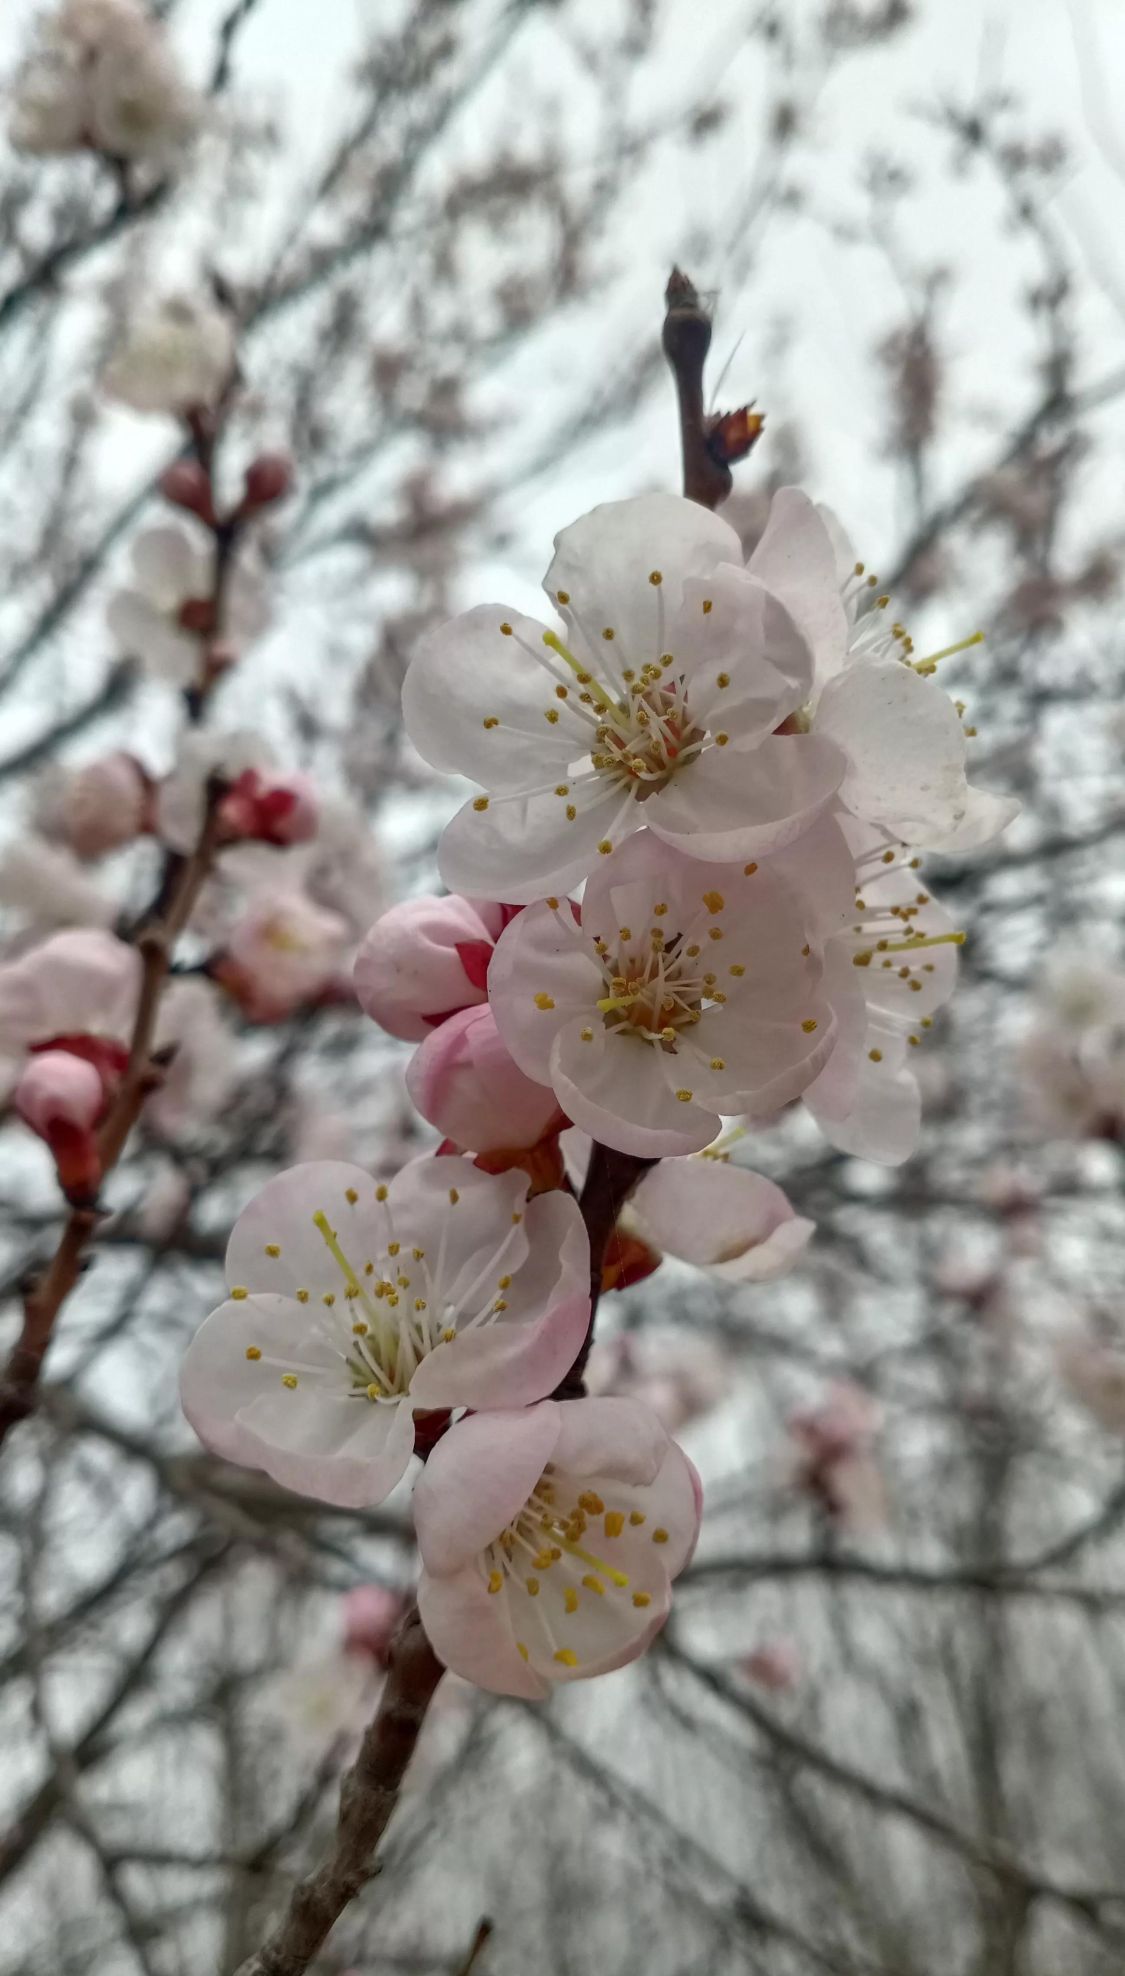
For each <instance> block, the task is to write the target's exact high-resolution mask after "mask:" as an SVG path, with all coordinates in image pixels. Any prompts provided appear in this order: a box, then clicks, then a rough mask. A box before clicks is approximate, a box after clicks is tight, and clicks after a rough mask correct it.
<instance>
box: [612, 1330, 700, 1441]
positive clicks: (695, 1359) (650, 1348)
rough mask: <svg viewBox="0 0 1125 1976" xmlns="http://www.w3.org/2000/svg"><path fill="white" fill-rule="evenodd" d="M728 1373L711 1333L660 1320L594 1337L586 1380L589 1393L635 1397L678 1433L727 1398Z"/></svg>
mask: <svg viewBox="0 0 1125 1976" xmlns="http://www.w3.org/2000/svg"><path fill="white" fill-rule="evenodd" d="M732 1377H733V1368H732V1364H731V1360H730V1357H729V1355H728V1354H727V1352H726V1351H725V1350H724V1349H723V1346H722V1344H721V1343H720V1342H719V1340H718V1339H717V1338H715V1337H713V1336H711V1335H710V1334H709V1333H707V1332H703V1331H699V1330H692V1329H691V1328H690V1327H689V1326H687V1325H684V1326H682V1327H680V1326H673V1325H663V1324H662V1325H645V1326H644V1328H643V1329H642V1330H639V1331H622V1332H619V1333H618V1334H617V1336H616V1337H613V1338H607V1337H604V1336H603V1337H599V1338H596V1339H595V1341H594V1347H593V1350H592V1352H591V1353H590V1361H589V1371H588V1377H587V1384H588V1385H589V1389H590V1391H591V1393H593V1394H595V1395H599V1396H602V1397H608V1396H616V1397H618V1398H620V1399H625V1400H639V1401H640V1403H641V1405H642V1406H646V1407H648V1408H649V1409H650V1411H651V1412H652V1413H654V1414H655V1415H656V1417H657V1419H658V1420H659V1421H660V1422H661V1423H662V1425H663V1426H665V1427H666V1428H667V1429H668V1432H669V1434H678V1433H679V1432H680V1430H681V1429H682V1428H684V1427H687V1426H688V1425H689V1423H690V1422H691V1421H693V1420H698V1419H700V1418H701V1416H702V1415H704V1414H707V1413H710V1412H711V1411H712V1409H713V1408H714V1407H717V1406H720V1405H721V1404H722V1402H723V1401H724V1400H725V1399H727V1398H728V1397H729V1394H730V1391H731V1381H732Z"/></svg>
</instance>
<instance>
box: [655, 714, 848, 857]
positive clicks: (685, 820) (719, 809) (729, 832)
mask: <svg viewBox="0 0 1125 1976" xmlns="http://www.w3.org/2000/svg"><path fill="white" fill-rule="evenodd" d="M846 766H847V762H846V758H845V756H843V755H842V754H841V753H840V751H839V750H838V749H837V748H836V747H835V746H834V745H833V744H832V743H831V742H825V741H824V740H823V739H821V738H820V737H819V736H818V735H812V734H793V735H788V734H787V735H780V736H777V735H771V736H770V737H769V738H768V739H766V740H765V741H763V742H762V743H761V744H760V745H759V746H758V747H757V748H754V749H751V750H749V751H747V750H743V749H739V748H734V747H731V748H718V747H713V748H708V749H707V750H706V751H705V752H704V753H703V754H702V755H699V756H698V757H697V758H696V760H695V761H694V762H691V763H689V765H688V766H687V768H685V769H681V770H680V772H679V774H678V775H677V776H676V777H675V779H674V780H673V781H672V782H670V783H668V784H667V786H666V787H665V788H663V789H658V790H657V791H656V794H655V795H653V796H651V797H650V798H649V800H648V802H647V803H646V805H645V812H646V814H645V822H646V823H647V824H648V826H649V829H650V830H653V831H655V833H656V835H657V836H658V837H663V838H664V840H665V842H666V843H669V844H676V845H678V846H679V847H680V848H681V849H682V850H684V851H685V852H687V853H688V854H689V855H690V856H692V857H696V858H706V859H708V860H713V861H715V862H721V863H725V862H726V861H727V860H728V859H729V860H731V861H733V860H735V859H741V858H756V857H759V856H761V855H762V854H763V853H764V852H767V851H776V850H782V849H784V847H785V845H786V844H791V843H792V842H793V841H794V839H795V838H797V837H799V836H800V835H801V832H802V831H803V830H805V829H807V827H808V825H809V824H810V823H811V822H812V821H813V819H814V817H815V816H816V815H817V813H818V812H819V811H820V810H821V809H823V807H824V805H825V804H826V803H827V802H829V801H830V800H831V798H832V796H833V795H834V794H835V792H836V790H837V789H838V788H839V785H840V781H841V779H842V777H843V775H844V772H845V769H846Z"/></svg>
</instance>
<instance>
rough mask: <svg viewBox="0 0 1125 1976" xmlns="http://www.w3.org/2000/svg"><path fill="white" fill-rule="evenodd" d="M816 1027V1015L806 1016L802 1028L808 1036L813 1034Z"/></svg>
mask: <svg viewBox="0 0 1125 1976" xmlns="http://www.w3.org/2000/svg"><path fill="white" fill-rule="evenodd" d="M816 1027H817V1020H816V1017H815V1016H814V1015H810V1016H806V1017H805V1020H804V1022H803V1023H802V1024H801V1028H802V1029H803V1030H804V1032H805V1035H806V1036H811V1035H812V1033H813V1030H814V1029H815V1028H816Z"/></svg>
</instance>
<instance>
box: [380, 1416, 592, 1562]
mask: <svg viewBox="0 0 1125 1976" xmlns="http://www.w3.org/2000/svg"><path fill="white" fill-rule="evenodd" d="M573 1404H577V1402H574V1403H573ZM562 1413H563V1408H561V1407H560V1406H559V1405H558V1404H557V1402H556V1401H554V1400H544V1401H543V1402H542V1404H541V1405H539V1406H534V1407H527V1408H524V1409H522V1410H521V1411H517V1412H511V1413H474V1414H471V1415H470V1416H469V1418H468V1419H467V1420H461V1421H458V1423H457V1425H456V1426H455V1427H451V1428H450V1430H449V1432H448V1433H447V1434H445V1435H443V1437H442V1439H441V1440H440V1441H439V1442H438V1444H437V1447H436V1448H435V1449H434V1451H433V1454H432V1455H431V1456H430V1458H429V1460H428V1462H427V1463H426V1466H425V1468H424V1470H423V1472H422V1475H421V1476H420V1478H419V1481H418V1485H417V1487H416V1489H415V1491H414V1528H415V1532H416V1534H417V1538H418V1550H419V1554H420V1556H421V1559H422V1563H423V1565H424V1567H425V1569H426V1570H427V1571H428V1572H430V1573H431V1574H432V1575H434V1576H444V1575H445V1574H446V1573H447V1572H452V1571H459V1570H460V1569H461V1567H462V1566H464V1565H466V1564H468V1563H469V1562H470V1561H471V1560H472V1559H474V1558H475V1557H476V1556H477V1555H478V1554H479V1553H480V1552H481V1551H483V1550H484V1549H485V1548H486V1547H487V1545H489V1544H491V1543H492V1542H494V1540H495V1539H496V1538H497V1537H498V1536H499V1535H500V1532H501V1531H502V1530H503V1529H505V1528H506V1527H507V1525H508V1524H509V1523H510V1522H511V1520H512V1518H513V1517H514V1516H516V1515H518V1513H519V1511H520V1510H521V1509H522V1507H523V1505H524V1503H525V1502H526V1501H527V1499H528V1497H529V1496H530V1494H531V1492H532V1490H533V1489H534V1487H535V1485H536V1483H537V1482H538V1481H539V1478H540V1476H541V1475H542V1473H543V1470H544V1469H545V1467H546V1466H547V1463H548V1462H549V1461H550V1460H551V1458H552V1455H553V1453H554V1449H555V1444H556V1442H557V1441H558V1437H559V1428H560V1424H561V1415H562Z"/></svg>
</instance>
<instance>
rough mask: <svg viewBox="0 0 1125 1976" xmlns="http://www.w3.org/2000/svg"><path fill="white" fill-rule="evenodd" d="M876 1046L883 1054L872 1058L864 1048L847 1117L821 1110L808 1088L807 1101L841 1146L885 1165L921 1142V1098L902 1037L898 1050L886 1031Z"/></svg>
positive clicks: (826, 1133)
mask: <svg viewBox="0 0 1125 1976" xmlns="http://www.w3.org/2000/svg"><path fill="white" fill-rule="evenodd" d="M873 1034H878V1032H874V1033H873ZM873 1046H875V1047H879V1048H880V1049H881V1052H882V1060H881V1061H880V1062H879V1063H872V1062H871V1060H870V1057H869V1055H868V1053H867V1051H866V1050H864V1051H863V1052H862V1054H861V1056H860V1061H859V1081H858V1086H857V1089H856V1094H855V1097H854V1100H853V1103H852V1106H851V1109H850V1110H849V1112H848V1114H847V1116H846V1117H845V1118H843V1119H839V1118H837V1119H833V1118H828V1117H825V1116H822V1115H821V1114H820V1112H819V1111H818V1109H817V1105H816V1100H815V1098H814V1097H813V1096H812V1094H811V1093H806V1102H807V1103H808V1106H809V1110H810V1111H811V1112H812V1114H813V1116H814V1118H816V1120H817V1123H818V1125H819V1126H820V1129H821V1131H822V1132H823V1134H824V1136H825V1138H826V1139H827V1140H828V1143H829V1145H832V1146H835V1147H836V1149H837V1151H839V1152H841V1153H851V1154H852V1155H853V1156H854V1157H855V1158H856V1159H867V1160H877V1161H878V1162H879V1163H880V1165H883V1166H900V1165H901V1164H902V1162H903V1160H907V1159H909V1158H910V1155H911V1153H912V1152H913V1151H914V1148H915V1146H916V1145H917V1143H918V1131H919V1127H920V1124H921V1115H922V1104H921V1098H920V1096H919V1092H918V1085H917V1083H916V1081H915V1079H914V1078H913V1077H912V1076H911V1074H910V1072H909V1070H907V1069H906V1068H905V1067H903V1066H902V1057H901V1054H899V1052H900V1051H901V1049H902V1048H903V1047H904V1046H903V1045H902V1044H901V1042H900V1043H899V1047H898V1050H896V1048H895V1043H894V1040H893V1039H892V1038H891V1037H889V1036H888V1035H886V1034H882V1035H878V1043H877V1044H876V1045H873Z"/></svg>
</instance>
